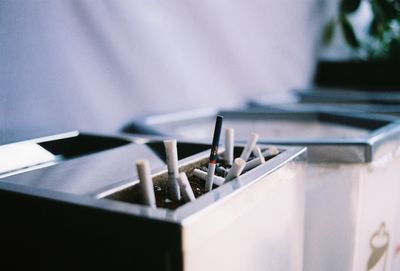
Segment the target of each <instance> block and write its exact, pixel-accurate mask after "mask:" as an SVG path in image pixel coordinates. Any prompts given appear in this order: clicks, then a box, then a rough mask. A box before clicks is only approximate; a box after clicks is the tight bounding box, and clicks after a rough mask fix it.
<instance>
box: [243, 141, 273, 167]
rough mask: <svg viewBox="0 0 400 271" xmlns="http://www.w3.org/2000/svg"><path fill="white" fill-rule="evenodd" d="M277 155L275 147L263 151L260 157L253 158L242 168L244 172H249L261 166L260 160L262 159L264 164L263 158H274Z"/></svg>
mask: <svg viewBox="0 0 400 271" xmlns="http://www.w3.org/2000/svg"><path fill="white" fill-rule="evenodd" d="M278 154H279V150H278V148H276V147H270V148H268V149H267V150H265V151H264V152H262V153H261V156H262V158H261V157H257V158H254V159H253V160H250V161H248V162H247V163H246V166H245V167H244V170H245V171H247V170H250V169H252V168H255V167H257V166H259V165H261V164H262V159H264V163H265V157H271V156H276V155H278Z"/></svg>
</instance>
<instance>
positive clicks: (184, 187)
mask: <svg viewBox="0 0 400 271" xmlns="http://www.w3.org/2000/svg"><path fill="white" fill-rule="evenodd" d="M178 183H179V186H180V188H181V192H182V197H183V200H184V201H185V202H188V201H194V200H196V198H195V196H194V194H193V190H192V187H191V186H190V183H189V180H188V178H187V176H186V173H185V172H182V173H180V174H179V177H178Z"/></svg>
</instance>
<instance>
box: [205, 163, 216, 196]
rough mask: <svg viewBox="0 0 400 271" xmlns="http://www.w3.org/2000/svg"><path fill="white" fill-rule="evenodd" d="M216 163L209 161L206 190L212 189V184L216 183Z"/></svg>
mask: <svg viewBox="0 0 400 271" xmlns="http://www.w3.org/2000/svg"><path fill="white" fill-rule="evenodd" d="M215 167H216V164H214V163H209V164H208V171H207V178H206V191H211V189H212V185H213V183H214V173H215Z"/></svg>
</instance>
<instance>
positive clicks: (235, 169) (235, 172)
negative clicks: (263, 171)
mask: <svg viewBox="0 0 400 271" xmlns="http://www.w3.org/2000/svg"><path fill="white" fill-rule="evenodd" d="M245 166H246V161H244V160H243V159H242V158H236V159H235V161H234V162H233V165H232V167H231V168H230V169H229V172H228V175H226V177H225V182H228V181H230V180H232V179H235V178H236V177H239V175H240V174H241V173H242V171H243V169H244V167H245Z"/></svg>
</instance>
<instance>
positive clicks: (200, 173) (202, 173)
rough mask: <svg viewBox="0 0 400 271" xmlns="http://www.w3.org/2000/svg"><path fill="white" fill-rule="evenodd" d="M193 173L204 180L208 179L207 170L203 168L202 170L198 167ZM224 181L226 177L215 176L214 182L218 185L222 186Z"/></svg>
mask: <svg viewBox="0 0 400 271" xmlns="http://www.w3.org/2000/svg"><path fill="white" fill-rule="evenodd" d="M193 175H194V176H196V177H197V178H199V179H201V180H203V181H206V180H207V172H205V171H203V170H200V169H197V168H196V169H195V170H194V171H193ZM224 182H225V179H224V178H222V177H219V176H214V184H215V185H216V186H221V185H223V184H224Z"/></svg>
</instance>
